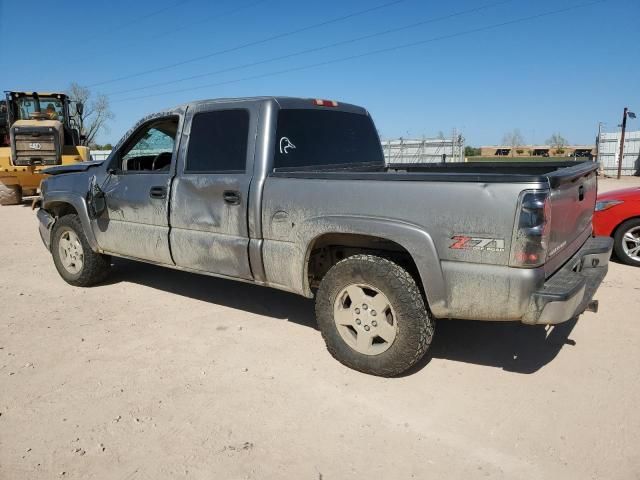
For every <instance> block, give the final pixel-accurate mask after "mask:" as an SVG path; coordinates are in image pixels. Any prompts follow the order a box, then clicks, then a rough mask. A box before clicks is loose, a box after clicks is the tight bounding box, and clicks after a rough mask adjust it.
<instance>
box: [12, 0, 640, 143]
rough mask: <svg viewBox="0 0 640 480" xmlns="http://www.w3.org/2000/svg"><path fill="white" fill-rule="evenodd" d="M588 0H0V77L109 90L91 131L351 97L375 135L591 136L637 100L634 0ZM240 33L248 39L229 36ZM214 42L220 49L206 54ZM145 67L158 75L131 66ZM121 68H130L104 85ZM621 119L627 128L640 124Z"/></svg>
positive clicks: (21, 85) (477, 139) (105, 138)
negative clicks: (248, 104) (249, 101)
mask: <svg viewBox="0 0 640 480" xmlns="http://www.w3.org/2000/svg"><path fill="white" fill-rule="evenodd" d="M588 1H589V0H536V1H525V0H512V1H499V0H481V1H474V0H462V1H458V2H435V1H420V0H402V1H395V2H393V0H350V1H337V0H323V1H315V0H310V1H305V2H301V1H295V0H217V1H206V0H157V1H137V2H131V1H128V2H127V1H124V0H112V1H110V2H80V1H76V0H67V1H65V2H58V3H56V5H55V10H53V11H55V14H53V13H51V14H49V13H43V12H49V11H52V4H51V3H50V2H33V1H27V0H22V1H17V0H0V54H1V57H2V60H3V62H2V63H3V65H2V82H1V83H2V85H1V86H2V88H3V89H25V90H30V89H42V90H52V89H55V90H61V89H65V88H66V87H67V86H68V84H69V83H70V82H71V81H76V82H78V83H80V84H82V85H88V86H92V90H93V91H95V92H101V93H105V94H108V95H109V97H110V100H111V102H112V109H113V112H114V114H115V118H114V120H113V121H112V122H111V123H110V131H109V132H105V133H103V134H102V135H101V136H100V138H99V141H100V142H102V143H105V142H111V143H115V142H116V141H117V140H118V139H119V138H120V136H121V135H122V134H123V133H124V132H125V131H126V130H127V129H128V128H129V127H130V126H131V125H132V124H133V123H134V122H135V121H136V120H137V119H139V118H140V117H141V116H142V115H144V114H146V113H149V112H152V111H155V110H159V109H161V108H164V107H168V106H171V105H174V104H177V103H181V102H184V101H188V100H193V99H202V98H217V97H236V96H254V95H290V96H305V97H317V98H329V99H336V100H342V101H346V102H350V103H356V104H359V105H363V106H365V107H366V108H368V109H369V111H370V112H371V113H372V115H373V117H374V119H375V120H376V123H377V125H378V129H379V130H380V132H381V135H382V136H383V137H384V138H391V137H399V136H404V137H422V136H423V135H425V136H435V135H436V134H437V133H438V132H440V131H442V132H443V133H444V134H445V135H449V134H450V133H451V131H452V129H454V128H455V129H457V130H458V131H459V132H462V133H463V135H464V136H465V138H466V142H467V144H468V145H481V144H493V143H499V142H501V141H502V137H503V135H504V133H505V132H507V131H510V130H512V129H514V128H519V129H520V131H521V133H522V134H523V136H524V138H525V141H526V142H528V143H533V142H536V143H542V142H544V141H545V140H546V139H547V138H548V137H549V136H550V135H551V133H552V132H555V131H558V132H560V133H562V134H563V135H564V136H565V137H566V138H567V139H568V140H569V141H570V142H573V143H591V142H593V138H594V136H595V133H596V131H597V124H598V122H599V121H602V122H606V126H605V129H606V130H615V129H616V126H617V124H618V123H619V122H620V117H621V114H622V108H623V107H624V106H625V105H628V106H629V107H631V109H632V110H633V109H635V110H636V111H639V110H640V40H639V39H638V34H639V33H640V30H639V29H638V25H639V24H640V2H639V1H638V0H608V1H603V2H600V3H595V4H589V5H586V4H587V2H588ZM579 5H582V6H579ZM377 6H381V8H378V9H375V10H372V11H369V12H367V13H363V14H358V12H362V11H364V10H368V9H369V10H370V9H373V8H374V7H377ZM572 6H579V7H578V8H575V9H572V10H569V11H565V12H560V13H556V14H550V15H544V14H545V13H546V12H551V11H555V10H560V9H563V8H568V7H572ZM484 7H486V8H484ZM472 10H475V11H472ZM28 12H35V13H28ZM352 14H353V15H352ZM541 14H542V15H544V16H539V17H537V18H531V19H528V20H524V21H519V19H524V18H527V17H531V16H534V15H541ZM348 15H352V16H350V17H349V18H346V19H344V20H341V21H335V22H331V23H327V24H326V25H323V26H320V27H317V28H310V29H306V30H305V31H302V32H299V33H295V34H292V35H286V36H283V37H281V38H277V39H275V40H270V41H264V42H261V41H262V40H265V39H267V38H269V37H273V36H277V35H280V34H287V33H289V32H293V31H297V30H301V29H305V27H310V26H313V25H316V24H319V23H323V22H327V21H331V20H332V19H336V18H339V17H344V16H348ZM447 16H448V17H449V18H442V17H447ZM429 20H434V21H431V22H428V21H429ZM514 20H515V21H516V23H510V24H506V25H501V26H495V25H499V24H503V23H505V22H510V21H514ZM194 22H195V23H194ZM421 22H422V24H421V25H417V26H413V27H411V28H404V29H400V28H401V27H405V26H406V27H408V26H409V25H411V24H416V23H421ZM38 25H39V26H38ZM494 26H495V27H494ZM485 28H486V29H485ZM394 29H400V30H396V31H394V32H392V33H388V34H384V35H382V34H380V35H377V36H370V35H375V34H379V33H381V32H383V31H388V30H394ZM363 36H370V37H369V38H367V39H364V40H360V41H353V42H351V43H345V44H342V45H339V46H336V47H332V48H326V49H322V50H317V51H315V52H310V53H306V54H302V55H297V56H291V57H289V58H286V59H281V60H277V61H272V62H269V63H263V64H260V65H255V66H252V67H249V68H236V67H240V66H243V65H246V64H250V63H255V62H260V61H264V60H266V59H272V58H274V57H282V56H287V55H290V54H293V53H296V52H300V51H304V50H309V49H314V48H317V47H324V46H327V45H330V44H333V43H338V42H342V41H345V42H346V41H348V40H352V39H356V38H359V37H363ZM258 42H261V43H258ZM418 42H422V43H418ZM248 43H257V44H255V45H252V46H249V47H245V48H236V47H239V46H242V45H245V44H248ZM415 43H418V44H417V45H413V46H410V47H401V48H397V49H395V50H392V51H387V52H379V53H375V54H370V53H371V52H377V51H379V50H385V49H390V48H393V47H399V46H402V45H407V44H415ZM224 50H233V51H231V52H227V53H219V54H216V55H212V54H214V53H216V52H220V51H224ZM207 55H210V56H209V57H208V58H203V59H199V60H194V61H191V60H192V59H194V58H197V57H202V56H207ZM359 55H362V56H359ZM358 56H359V57H358ZM349 57H358V58H350V59H349ZM339 59H347V60H344V61H336V60H339ZM175 63H182V64H181V65H179V66H176V67H172V68H163V67H165V66H167V65H171V64H175ZM323 63H324V65H319V66H313V65H315V64H323ZM306 66H309V68H302V69H300V67H306ZM160 68H162V69H161V70H158V69H160ZM231 69H234V70H231ZM147 70H157V71H155V72H151V73H148V74H144V75H138V74H139V73H141V72H144V71H147ZM220 70H227V71H226V72H219V71H220ZM211 72H218V73H216V74H215V75H208V76H204V77H201V78H197V79H192V80H187V81H181V82H178V83H172V84H167V85H164V86H157V87H150V85H152V84H156V83H161V82H173V81H174V80H180V79H183V78H185V77H190V76H194V75H201V74H205V73H211ZM278 72H280V73H278ZM134 75H135V76H134ZM121 77H130V78H126V79H122V80H118V81H114V80H116V79H118V78H121ZM252 77H253V78H252ZM194 87H202V88H194ZM133 89H139V90H133ZM177 90H183V91H177ZM127 91H128V92H127ZM118 92H122V93H118ZM156 94H157V95H156ZM149 95H154V96H149ZM143 96H147V98H139V97H143ZM639 113H640V112H639ZM639 117H640V115H639ZM629 127H630V128H632V129H635V128H638V129H640V120H630V123H629Z"/></svg>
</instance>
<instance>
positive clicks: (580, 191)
mask: <svg viewBox="0 0 640 480" xmlns="http://www.w3.org/2000/svg"><path fill="white" fill-rule="evenodd" d="M583 200H584V185H580V186H579V187H578V201H579V202H581V201H583Z"/></svg>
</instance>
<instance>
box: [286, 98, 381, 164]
mask: <svg viewBox="0 0 640 480" xmlns="http://www.w3.org/2000/svg"><path fill="white" fill-rule="evenodd" d="M276 135H277V136H276V145H275V155H274V157H275V158H274V167H275V168H281V169H283V168H301V167H302V168H304V167H320V166H336V165H345V164H352V163H364V162H367V163H368V162H378V163H384V157H383V156H382V147H381V145H380V141H379V139H378V134H377V132H376V129H375V126H374V125H373V122H372V121H371V118H370V117H369V116H367V115H362V114H357V113H348V112H341V111H335V110H312V109H302V110H293V109H292V110H287V109H285V110H280V112H279V114H278V128H277V133H276Z"/></svg>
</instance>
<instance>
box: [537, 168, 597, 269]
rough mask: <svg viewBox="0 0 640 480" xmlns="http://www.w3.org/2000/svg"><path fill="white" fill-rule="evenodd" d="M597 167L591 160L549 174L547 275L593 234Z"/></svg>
mask: <svg viewBox="0 0 640 480" xmlns="http://www.w3.org/2000/svg"><path fill="white" fill-rule="evenodd" d="M597 168H598V167H597V164H595V163H591V162H588V163H583V164H580V165H576V166H575V167H568V168H563V169H560V170H558V171H556V172H554V173H553V174H551V175H549V181H550V186H551V229H550V235H549V249H548V254H547V262H546V264H545V273H546V274H547V276H548V275H551V274H552V273H553V272H555V271H556V270H557V269H558V268H560V267H561V266H562V265H563V264H564V263H565V262H566V261H567V260H569V258H571V257H572V256H573V255H574V254H575V253H576V252H577V251H578V249H579V248H580V247H581V246H582V244H583V243H584V242H585V241H586V239H587V238H588V237H589V236H590V235H591V219H592V217H593V209H594V207H595V203H596V195H597V190H598V180H597V176H596V171H597Z"/></svg>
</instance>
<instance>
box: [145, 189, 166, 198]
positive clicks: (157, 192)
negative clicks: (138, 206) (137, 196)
mask: <svg viewBox="0 0 640 480" xmlns="http://www.w3.org/2000/svg"><path fill="white" fill-rule="evenodd" d="M149 196H150V197H151V198H167V187H151V190H149Z"/></svg>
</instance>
